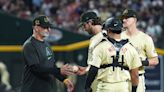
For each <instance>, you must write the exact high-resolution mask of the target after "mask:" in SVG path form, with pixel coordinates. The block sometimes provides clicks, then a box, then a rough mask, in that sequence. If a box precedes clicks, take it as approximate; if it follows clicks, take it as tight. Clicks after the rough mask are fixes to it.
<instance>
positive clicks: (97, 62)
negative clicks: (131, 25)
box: [91, 41, 141, 83]
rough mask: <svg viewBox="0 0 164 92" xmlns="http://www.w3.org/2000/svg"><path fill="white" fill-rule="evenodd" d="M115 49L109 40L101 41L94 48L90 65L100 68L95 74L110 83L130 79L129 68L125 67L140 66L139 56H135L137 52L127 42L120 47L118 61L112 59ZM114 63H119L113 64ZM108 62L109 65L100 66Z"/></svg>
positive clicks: (114, 56) (114, 55)
mask: <svg viewBox="0 0 164 92" xmlns="http://www.w3.org/2000/svg"><path fill="white" fill-rule="evenodd" d="M116 49H117V48H116V47H115V46H114V45H113V44H112V43H111V42H109V41H104V42H101V43H100V44H99V45H98V46H97V47H96V48H95V49H94V52H93V62H92V64H91V65H93V66H96V67H99V68H100V69H99V71H98V75H97V79H98V80H101V81H104V82H112V83H114V82H121V81H126V80H130V73H129V70H126V69H127V68H129V69H133V68H136V67H139V66H141V62H140V59H139V57H138V56H137V57H136V55H138V54H137V52H136V50H135V49H134V47H133V46H132V45H130V44H129V43H127V44H125V45H124V46H122V47H121V49H120V53H119V58H118V61H114V59H116V55H117V54H116ZM116 63H117V64H119V65H118V66H117V65H116V66H115V65H114V64H116ZM109 64H110V65H111V66H110V67H106V68H101V67H102V66H104V65H109ZM112 65H113V66H112ZM119 66H120V67H119ZM121 66H122V68H121ZM125 67H126V69H125Z"/></svg>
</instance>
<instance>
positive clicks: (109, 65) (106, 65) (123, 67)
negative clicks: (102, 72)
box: [100, 64, 129, 70]
mask: <svg viewBox="0 0 164 92" xmlns="http://www.w3.org/2000/svg"><path fill="white" fill-rule="evenodd" d="M107 67H120V68H122V69H125V70H129V68H128V67H127V66H123V65H119V64H117V65H113V64H104V65H101V66H100V68H107Z"/></svg>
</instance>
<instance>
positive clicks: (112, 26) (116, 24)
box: [103, 17, 123, 33]
mask: <svg viewBox="0 0 164 92" xmlns="http://www.w3.org/2000/svg"><path fill="white" fill-rule="evenodd" d="M122 27H123V25H122V21H121V20H120V19H116V18H113V17H112V18H108V19H107V20H106V21H105V22H104V23H103V29H105V30H107V31H108V30H111V31H112V32H113V33H121V30H122Z"/></svg>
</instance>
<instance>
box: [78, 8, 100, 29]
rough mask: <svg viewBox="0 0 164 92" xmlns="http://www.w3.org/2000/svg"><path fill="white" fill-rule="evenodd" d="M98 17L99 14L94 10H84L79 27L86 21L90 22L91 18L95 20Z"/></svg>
mask: <svg viewBox="0 0 164 92" xmlns="http://www.w3.org/2000/svg"><path fill="white" fill-rule="evenodd" d="M97 18H98V15H97V14H96V12H94V11H87V12H84V13H83V14H82V15H81V17H80V24H79V27H81V26H82V25H83V24H84V23H85V22H88V21H89V20H94V19H97Z"/></svg>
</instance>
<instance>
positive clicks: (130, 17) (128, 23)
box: [121, 9, 159, 92]
mask: <svg viewBox="0 0 164 92" xmlns="http://www.w3.org/2000/svg"><path fill="white" fill-rule="evenodd" d="M122 18H123V27H124V28H125V29H126V31H124V32H122V33H121V38H123V39H127V38H128V39H129V41H130V42H131V43H132V45H133V46H134V47H135V48H136V50H137V52H138V53H139V57H140V59H141V61H142V66H141V67H140V68H139V85H138V88H137V92H145V89H146V88H145V77H144V73H145V71H144V66H154V65H157V64H158V62H159V61H158V55H157V52H156V50H155V47H154V43H153V40H152V38H151V37H150V36H148V35H147V34H145V33H143V32H142V31H140V30H139V29H137V27H136V25H137V13H136V12H135V11H134V10H130V9H126V10H124V12H123V14H122Z"/></svg>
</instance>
